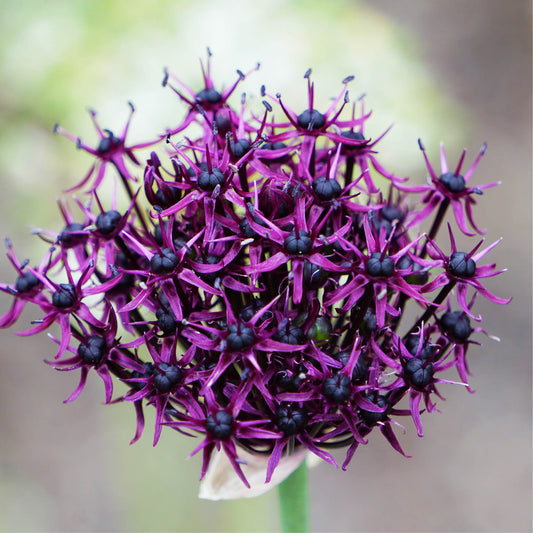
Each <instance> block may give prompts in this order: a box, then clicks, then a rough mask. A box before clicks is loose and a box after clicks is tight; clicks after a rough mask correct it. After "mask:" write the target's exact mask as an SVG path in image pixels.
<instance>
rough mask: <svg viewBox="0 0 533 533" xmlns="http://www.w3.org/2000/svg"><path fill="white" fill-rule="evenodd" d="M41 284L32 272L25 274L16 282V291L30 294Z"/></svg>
mask: <svg viewBox="0 0 533 533" xmlns="http://www.w3.org/2000/svg"><path fill="white" fill-rule="evenodd" d="M40 283H41V282H40V281H39V278H37V276H35V274H32V273H31V272H23V273H22V274H21V275H20V276H19V277H18V278H17V281H15V289H16V290H17V292H20V293H25V292H30V291H31V290H32V289H33V288H34V287H37V286H38V285H39V284H40Z"/></svg>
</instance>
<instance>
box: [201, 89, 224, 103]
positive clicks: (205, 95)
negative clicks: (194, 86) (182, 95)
mask: <svg viewBox="0 0 533 533" xmlns="http://www.w3.org/2000/svg"><path fill="white" fill-rule="evenodd" d="M196 101H197V102H198V103H199V104H203V103H208V104H218V103H220V102H221V101H222V95H221V94H220V93H219V92H218V91H217V90H216V89H214V88H213V87H207V88H205V89H202V90H201V91H200V92H199V93H197V94H196Z"/></svg>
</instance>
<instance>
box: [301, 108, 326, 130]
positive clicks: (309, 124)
mask: <svg viewBox="0 0 533 533" xmlns="http://www.w3.org/2000/svg"><path fill="white" fill-rule="evenodd" d="M297 120H298V126H300V128H302V129H304V130H309V131H313V130H319V129H320V128H323V127H324V124H326V117H325V116H324V115H323V114H322V113H320V111H317V110H316V109H313V110H312V111H309V109H306V110H305V111H304V112H303V113H300V114H299V115H298V119H297Z"/></svg>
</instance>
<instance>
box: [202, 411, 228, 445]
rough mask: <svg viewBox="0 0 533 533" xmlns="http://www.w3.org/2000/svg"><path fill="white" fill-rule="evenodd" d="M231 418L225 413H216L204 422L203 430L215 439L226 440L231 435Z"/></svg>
mask: <svg viewBox="0 0 533 533" xmlns="http://www.w3.org/2000/svg"><path fill="white" fill-rule="evenodd" d="M232 423H233V417H232V416H231V415H230V414H229V413H228V412H226V411H218V412H217V413H216V414H215V416H213V415H209V416H208V417H207V419H206V421H205V429H206V431H208V432H209V433H211V435H213V437H215V439H227V438H228V437H229V436H230V435H231V429H232V428H231V426H232Z"/></svg>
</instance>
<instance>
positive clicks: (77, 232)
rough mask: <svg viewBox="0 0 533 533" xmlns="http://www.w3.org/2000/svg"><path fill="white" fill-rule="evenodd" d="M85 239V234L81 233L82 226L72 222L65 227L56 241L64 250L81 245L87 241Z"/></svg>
mask: <svg viewBox="0 0 533 533" xmlns="http://www.w3.org/2000/svg"><path fill="white" fill-rule="evenodd" d="M87 237H88V235H87V233H83V224H80V223H79V222H72V223H70V224H67V225H66V226H65V228H64V229H63V231H62V232H61V233H60V235H59V237H58V240H59V242H60V243H61V244H62V245H63V246H64V247H65V248H70V247H72V246H77V245H78V244H83V243H84V242H86V241H87Z"/></svg>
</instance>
